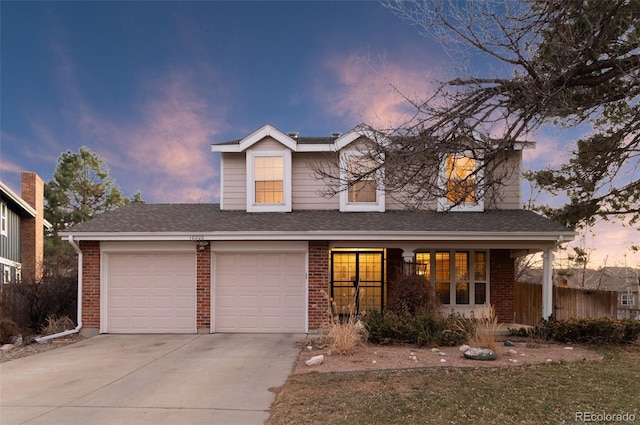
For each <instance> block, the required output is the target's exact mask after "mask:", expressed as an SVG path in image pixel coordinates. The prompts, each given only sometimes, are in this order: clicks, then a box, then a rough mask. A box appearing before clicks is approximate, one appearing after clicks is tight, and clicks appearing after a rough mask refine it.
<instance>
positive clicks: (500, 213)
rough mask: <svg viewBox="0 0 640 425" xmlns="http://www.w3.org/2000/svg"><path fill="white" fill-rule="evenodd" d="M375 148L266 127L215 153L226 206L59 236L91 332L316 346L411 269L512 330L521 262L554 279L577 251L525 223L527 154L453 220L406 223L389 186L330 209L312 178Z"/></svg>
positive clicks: (564, 234) (450, 304)
mask: <svg viewBox="0 0 640 425" xmlns="http://www.w3.org/2000/svg"><path fill="white" fill-rule="evenodd" d="M369 135H370V133H368V131H367V129H366V127H364V126H359V127H356V128H355V129H353V130H351V131H349V132H347V133H345V134H333V135H332V136H331V137H301V136H298V135H296V134H286V133H283V132H282V131H280V130H278V129H276V128H275V127H273V126H271V125H265V126H263V127H261V128H260V129H258V130H257V131H255V132H253V133H251V134H250V135H248V136H247V137H245V138H243V139H240V140H234V141H230V142H225V143H220V144H214V145H212V146H211V149H212V151H213V152H219V153H220V157H221V168H220V175H221V182H220V204H130V205H127V206H124V207H121V208H119V209H117V210H114V211H111V212H108V213H105V214H102V215H101V216H99V217H96V218H94V219H93V220H91V221H88V222H85V223H80V224H78V225H75V226H74V227H72V228H71V229H69V230H68V231H66V232H63V233H62V235H63V237H65V238H66V239H68V240H69V242H71V243H72V245H74V247H76V249H77V250H78V252H79V253H80V254H81V255H80V256H79V261H80V262H81V264H80V270H82V273H81V276H80V279H81V281H80V282H79V283H80V287H81V288H82V293H83V297H82V323H83V326H84V328H85V330H94V331H98V332H103V333H153V332H176V333H194V332H285V333H286V332H289V333H305V332H310V331H314V330H317V329H319V328H320V326H321V325H322V323H323V320H324V319H325V318H326V313H327V297H329V296H330V297H332V298H333V300H334V301H335V303H336V308H337V310H338V312H346V311H348V310H349V308H350V306H354V307H355V309H356V310H357V311H359V312H364V311H366V310H371V309H384V307H385V305H386V304H387V299H388V296H389V293H390V285H392V284H393V280H394V277H395V276H397V274H398V273H399V271H400V270H402V269H403V265H404V264H405V263H407V262H410V263H414V264H417V265H418V266H419V267H418V268H417V269H418V271H419V273H422V274H424V275H426V276H428V277H429V278H430V279H431V281H432V282H434V284H435V288H436V291H437V294H438V296H439V297H440V299H441V300H442V302H443V303H444V304H445V307H446V309H447V311H456V312H459V313H462V314H470V313H471V312H472V311H473V312H481V311H484V309H485V308H486V307H487V306H488V305H490V304H491V305H493V306H494V307H495V310H496V312H497V315H498V319H499V320H500V321H502V322H512V321H513V319H514V270H515V266H514V262H515V258H516V257H518V256H520V255H526V254H528V253H531V252H540V251H542V252H544V254H545V255H544V258H545V265H546V269H548V270H550V269H551V259H552V252H553V250H554V249H555V248H556V247H557V245H558V244H559V243H562V242H567V241H570V240H572V239H573V238H574V232H573V231H572V230H570V229H567V228H565V227H564V226H561V225H558V224H557V223H554V222H552V221H550V220H547V219H545V218H543V217H541V216H539V215H537V214H535V213H533V212H531V211H526V210H523V209H521V199H520V181H519V175H520V165H521V158H522V152H521V148H522V147H523V146H524V144H519V145H517V146H516V148H515V149H512V150H510V151H508V152H505V156H506V158H507V161H506V165H505V166H508V167H511V168H512V169H513V170H514V173H513V175H512V177H511V178H510V180H509V181H508V184H507V185H505V186H503V187H500V188H497V189H495V188H494V189H492V190H493V192H492V193H490V191H487V196H486V197H483V198H481V199H476V198H475V197H474V196H470V195H469V193H474V191H473V190H471V191H469V190H468V189H469V185H466V186H465V193H466V195H465V200H464V201H465V202H463V203H462V204H460V205H457V206H456V207H455V208H454V209H453V210H452V211H449V212H446V210H447V209H448V208H447V203H449V202H451V199H450V197H449V196H445V197H443V199H439V200H437V202H434V204H433V205H431V207H430V208H429V210H425V211H415V210H408V209H405V208H404V207H403V206H402V205H401V204H400V203H398V202H397V201H396V199H398V198H401V196H402V194H391V193H387V192H386V191H385V188H384V187H380V185H381V184H383V183H380V182H382V181H383V179H379V181H378V180H377V179H371V180H370V181H359V182H357V183H356V184H355V185H353V187H350V188H349V189H348V190H344V191H342V192H340V193H339V194H337V195H335V196H333V197H326V196H322V195H321V193H322V192H323V188H324V186H323V185H324V184H325V183H324V182H323V180H321V179H318V178H316V173H314V171H313V170H312V169H310V167H309V164H311V163H320V164H321V163H326V164H331V163H332V162H333V163H337V162H338V161H341V162H342V163H344V164H352V163H354V162H357V161H358V159H359V156H360V153H361V150H359V149H358V146H360V145H361V144H367V143H373V142H372V141H371V139H370V138H369V137H368V136H369ZM441 159H442V169H441V170H434V173H441V174H442V176H443V177H444V175H445V170H446V166H447V164H449V166H450V167H451V166H453V165H455V163H456V161H457V160H460V159H461V158H460V156H459V155H457V156H454V155H443V156H442V158H441ZM473 161H475V159H474V160H471V159H467V160H466V162H465V163H464V165H463V166H462V167H460V168H461V169H464V170H467V169H468V168H469V166H470V164H471V165H473V164H474V163H473ZM328 166H330V165H328ZM449 174H451V173H449ZM456 176H458V177H459V174H458V175H456ZM345 178H346V179H348V176H345ZM452 179H453V177H452ZM470 181H471V180H470ZM442 182H443V185H444V187H447V188H448V187H450V183H451V182H450V181H449V182H448V181H447V180H446V179H444V178H443V180H442ZM472 183H473V182H472ZM472 189H473V188H472ZM476 189H481V188H476ZM480 192H484V191H481V190H478V191H477V192H476V193H480ZM489 194H490V195H491V196H489ZM549 276H550V274H549ZM546 287H547V288H551V281H550V279H549V280H548V285H547V286H546ZM548 292H549V293H550V291H548ZM545 309H546V310H545V311H544V312H541V315H542V314H545V313H546V314H547V315H548V314H550V303H548V305H546V306H545Z"/></svg>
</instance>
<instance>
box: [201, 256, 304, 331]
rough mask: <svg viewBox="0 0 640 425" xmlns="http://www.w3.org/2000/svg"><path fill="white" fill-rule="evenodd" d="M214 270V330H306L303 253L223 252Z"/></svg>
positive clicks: (216, 261)
mask: <svg viewBox="0 0 640 425" xmlns="http://www.w3.org/2000/svg"><path fill="white" fill-rule="evenodd" d="M215 267H216V271H215V295H214V298H215V300H214V302H215V304H214V305H215V320H214V327H215V331H216V332H304V330H305V329H304V328H305V314H306V309H305V300H306V298H305V290H306V287H305V277H306V256H305V255H304V254H301V253H296V254H291V253H288V254H285V253H267V254H261V253H242V254H240V253H234V254H231V253H220V254H216V258H215Z"/></svg>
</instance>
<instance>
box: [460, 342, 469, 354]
mask: <svg viewBox="0 0 640 425" xmlns="http://www.w3.org/2000/svg"><path fill="white" fill-rule="evenodd" d="M469 348H471V347H469V346H468V345H466V344H465V345H461V346H460V351H461V352H463V353H464V352H465V351H467V350H468V349H469Z"/></svg>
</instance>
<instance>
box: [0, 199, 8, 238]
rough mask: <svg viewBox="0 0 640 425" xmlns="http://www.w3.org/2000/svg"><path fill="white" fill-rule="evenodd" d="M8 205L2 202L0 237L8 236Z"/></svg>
mask: <svg viewBox="0 0 640 425" xmlns="http://www.w3.org/2000/svg"><path fill="white" fill-rule="evenodd" d="M7 226H8V224H7V204H5V203H4V202H0V235H2V236H7V233H8V230H7Z"/></svg>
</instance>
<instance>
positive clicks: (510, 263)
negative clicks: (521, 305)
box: [490, 249, 516, 323]
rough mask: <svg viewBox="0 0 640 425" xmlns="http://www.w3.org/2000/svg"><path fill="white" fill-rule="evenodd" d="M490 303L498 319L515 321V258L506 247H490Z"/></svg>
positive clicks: (500, 320)
mask: <svg viewBox="0 0 640 425" xmlns="http://www.w3.org/2000/svg"><path fill="white" fill-rule="evenodd" d="M490 273H491V274H490V276H491V294H490V296H491V304H492V305H493V307H494V308H495V310H496V315H497V316H498V321H499V322H503V323H513V322H514V321H515V296H516V289H515V288H516V287H515V283H514V282H515V259H513V258H511V254H510V252H509V250H508V249H492V250H491V263H490Z"/></svg>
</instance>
